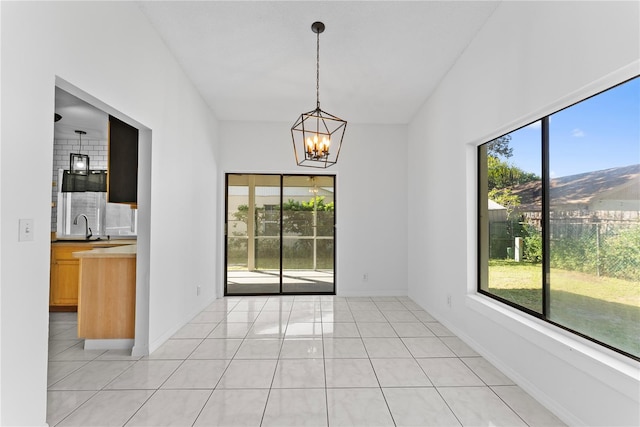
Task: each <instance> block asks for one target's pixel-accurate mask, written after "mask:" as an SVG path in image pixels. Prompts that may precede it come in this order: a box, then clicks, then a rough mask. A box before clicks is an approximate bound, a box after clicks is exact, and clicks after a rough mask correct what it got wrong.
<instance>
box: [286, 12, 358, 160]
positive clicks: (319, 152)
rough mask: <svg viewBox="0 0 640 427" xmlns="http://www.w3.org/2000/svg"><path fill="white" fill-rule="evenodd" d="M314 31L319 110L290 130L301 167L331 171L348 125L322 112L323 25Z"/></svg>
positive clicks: (301, 119) (304, 117)
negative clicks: (321, 62) (321, 59)
mask: <svg viewBox="0 0 640 427" xmlns="http://www.w3.org/2000/svg"><path fill="white" fill-rule="evenodd" d="M311 30H312V31H313V32H314V33H316V35H317V43H316V46H317V50H316V108H315V110H312V111H309V112H307V113H302V114H301V115H300V117H299V118H298V120H296V122H295V123H294V125H293V126H292V127H291V138H292V139H293V152H294V154H295V156H296V163H297V164H298V166H307V167H314V168H328V167H329V166H332V165H334V164H336V162H337V161H338V156H339V155H340V148H341V147H342V139H343V137H344V131H345V130H346V128H347V122H346V121H345V120H342V119H340V118H338V117H336V116H334V115H332V114H329V113H327V112H326V111H323V110H321V109H320V33H322V32H323V31H324V24H323V23H322V22H314V23H313V24H311Z"/></svg>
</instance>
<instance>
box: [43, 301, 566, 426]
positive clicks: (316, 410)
mask: <svg viewBox="0 0 640 427" xmlns="http://www.w3.org/2000/svg"><path fill="white" fill-rule="evenodd" d="M48 381H49V388H48V411H47V422H48V423H49V425H50V426H84V427H87V426H279V427H280V426H295V427H298V426H363V427H364V426H366V427H370V426H460V425H462V426H481V425H485V426H526V425H529V426H557V425H563V423H562V422H561V421H560V420H559V419H558V418H556V417H555V416H554V415H553V414H551V413H550V412H549V411H548V410H546V409H545V408H544V407H542V406H541V405H540V404H539V403H537V402H536V401H535V400H534V399H532V398H531V397H530V396H529V395H527V394H526V393H525V392H524V391H523V390H522V389H520V388H519V387H518V386H516V385H514V384H513V383H512V382H511V381H510V380H509V379H508V378H507V377H506V376H504V375H503V374H502V373H501V372H500V371H498V370H497V369H496V368H495V367H493V366H492V365H491V364H490V363H489V362H487V361H486V360H485V359H483V358H482V357H480V356H479V355H478V354H477V353H475V352H474V351H473V350H472V349H471V348H470V347H468V346H467V345H466V344H465V343H464V342H462V341H461V340H460V339H459V338H457V337H456V336H454V335H453V334H452V333H451V332H450V331H448V330H447V329H446V328H445V327H444V326H443V325H441V324H440V323H438V322H437V321H435V319H434V318H432V317H431V316H430V315H429V314H428V313H427V312H426V311H424V310H422V309H421V308H420V307H419V306H418V305H417V304H415V303H414V302H413V301H411V300H410V299H409V298H407V297H371V298H364V297H359V298H343V297H334V296H295V297H293V296H274V297H237V298H236V297H230V298H224V299H219V300H216V301H215V302H214V303H212V304H211V305H210V306H209V307H208V308H207V309H205V310H204V311H203V312H202V313H200V314H199V315H198V316H196V317H195V318H194V319H193V320H192V322H190V323H189V324H187V325H186V326H184V327H183V328H182V329H181V330H180V331H178V332H177V333H176V334H175V335H174V336H173V337H172V338H171V339H170V340H168V341H167V342H166V343H165V344H163V345H162V346H161V347H160V348H158V349H157V350H156V351H155V352H154V353H153V354H151V355H150V356H148V357H143V358H137V357H131V356H128V355H127V354H126V353H125V352H123V351H84V350H83V349H82V341H81V340H78V339H76V317H75V313H55V314H52V316H51V323H50V343H49V378H48Z"/></svg>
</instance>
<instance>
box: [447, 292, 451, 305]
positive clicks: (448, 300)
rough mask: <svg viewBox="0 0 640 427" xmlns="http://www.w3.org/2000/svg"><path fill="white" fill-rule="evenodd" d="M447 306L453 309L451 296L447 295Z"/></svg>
mask: <svg viewBox="0 0 640 427" xmlns="http://www.w3.org/2000/svg"><path fill="white" fill-rule="evenodd" d="M447 306H448V307H449V308H451V295H450V294H447Z"/></svg>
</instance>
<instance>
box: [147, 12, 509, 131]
mask: <svg viewBox="0 0 640 427" xmlns="http://www.w3.org/2000/svg"><path fill="white" fill-rule="evenodd" d="M498 3H499V2H496V1H354V2H352V1H322V2H316V1H282V2H281V1H150V2H139V3H138V4H139V6H140V8H141V9H142V11H143V12H144V13H145V14H146V16H147V17H148V18H149V20H150V21H151V23H152V25H153V26H154V27H155V28H156V30H157V31H158V33H159V35H160V36H161V37H162V39H163V40H164V42H165V43H166V45H167V46H168V48H169V49H170V50H171V51H172V52H173V54H174V55H175V57H176V58H177V60H178V62H179V63H180V64H181V66H182V67H183V69H184V71H185V72H186V73H187V75H188V76H189V77H190V79H191V80H192V81H193V83H194V84H195V86H196V87H197V88H198V90H199V91H200V93H201V94H202V97H203V98H204V99H205V101H206V102H207V103H208V104H209V106H210V107H211V109H212V110H213V112H214V113H215V115H216V116H217V117H218V118H219V119H221V120H252V121H253V120H257V121H285V122H291V123H292V124H293V122H294V120H295V119H296V118H297V116H298V115H299V114H300V113H301V112H303V111H309V110H313V109H314V108H315V97H316V35H315V34H314V33H313V32H312V31H311V24H312V23H313V22H314V21H322V22H323V23H324V24H325V25H326V30H325V31H324V33H322V34H321V35H320V102H321V106H322V108H323V109H324V110H325V111H328V112H329V113H332V114H334V115H337V116H338V117H341V118H344V119H345V120H348V121H350V122H355V123H358V122H359V123H384V124H393V123H408V122H409V121H410V120H411V118H412V117H413V115H414V114H415V113H416V111H417V109H418V108H419V107H420V106H421V105H422V104H423V103H424V102H425V100H426V99H427V98H428V97H429V95H430V94H431V93H432V91H433V90H434V88H435V87H436V86H437V85H438V83H439V82H440V81H441V79H442V78H443V77H444V76H445V75H446V73H447V72H448V70H449V69H450V68H451V67H452V66H453V65H454V63H455V62H456V59H457V58H458V57H459V56H460V55H461V53H462V52H463V51H464V49H465V48H466V47H467V46H468V45H469V43H471V41H472V40H473V38H474V37H475V35H476V34H477V32H478V31H479V29H480V28H481V27H482V25H483V24H484V23H485V22H486V20H487V19H488V17H489V16H490V15H491V13H492V12H493V11H494V10H495V8H496V7H497V5H498Z"/></svg>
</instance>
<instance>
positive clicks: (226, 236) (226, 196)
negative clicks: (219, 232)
mask: <svg viewBox="0 0 640 427" xmlns="http://www.w3.org/2000/svg"><path fill="white" fill-rule="evenodd" d="M242 175H246V176H251V175H253V176H278V177H280V217H279V222H280V224H279V230H280V234H279V240H280V245H279V246H280V274H279V278H280V283H279V292H277V293H275V292H270V293H260V292H246V293H245V292H242V293H234V292H231V293H230V292H229V289H228V246H229V177H230V176H242ZM285 177H310V178H312V177H329V178H332V179H333V202H334V208H333V251H332V252H333V253H332V256H333V268H332V270H333V290H332V291H304V292H285V291H284V290H283V277H284V269H283V267H284V265H283V262H284V258H283V251H284V244H283V242H284V238H283V236H284V221H283V217H284V215H283V205H284V181H285ZM336 181H337V177H336V175H335V174H294V173H282V174H278V173H249V172H246V173H241V172H227V173H225V184H224V296H259V295H264V296H268V295H336V286H337V270H336V253H337V250H336V248H337V244H336V242H337V229H336V213H337V208H336V205H337V189H336ZM249 194H251V192H249ZM252 238H253V239H254V240H255V233H254V235H253V236H252ZM248 240H249V239H248ZM252 246H253V245H249V244H248V242H247V251H249V248H250V247H252ZM254 250H255V247H254Z"/></svg>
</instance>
